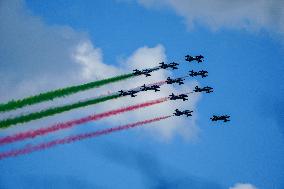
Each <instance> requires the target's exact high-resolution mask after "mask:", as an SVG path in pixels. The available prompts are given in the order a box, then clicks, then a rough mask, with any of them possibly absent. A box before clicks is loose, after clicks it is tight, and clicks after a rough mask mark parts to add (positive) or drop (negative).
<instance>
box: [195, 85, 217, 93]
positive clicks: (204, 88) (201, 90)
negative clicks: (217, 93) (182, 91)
mask: <svg viewBox="0 0 284 189" xmlns="http://www.w3.org/2000/svg"><path fill="white" fill-rule="evenodd" d="M193 91H194V92H203V91H204V92H206V93H212V92H213V88H212V87H208V86H207V87H203V88H199V87H198V86H196V87H195V89H194V90H193Z"/></svg>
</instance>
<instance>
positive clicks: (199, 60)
mask: <svg viewBox="0 0 284 189" xmlns="http://www.w3.org/2000/svg"><path fill="white" fill-rule="evenodd" d="M185 61H187V62H189V63H191V62H194V61H195V62H197V63H198V64H199V63H202V62H203V61H204V56H202V55H196V56H192V55H186V56H185ZM178 66H179V63H176V62H172V63H169V64H167V63H165V62H161V63H159V65H158V66H157V67H154V68H152V69H143V70H138V69H135V70H133V74H134V75H145V76H146V77H149V76H151V72H153V71H156V70H158V69H171V70H176V69H178ZM188 76H189V77H198V76H200V77H201V78H205V77H208V71H206V70H200V71H194V70H191V71H189V73H188ZM188 76H187V77H188ZM184 80H185V77H183V78H182V77H179V78H171V77H168V78H167V79H166V81H165V82H166V84H170V85H171V84H175V83H176V84H178V85H183V84H184ZM151 90H152V91H154V92H158V91H160V86H159V85H155V84H154V85H146V84H144V85H142V86H141V87H139V88H138V89H136V90H129V91H123V90H121V91H119V95H120V96H128V95H129V96H131V97H136V96H137V95H136V93H139V92H140V91H151ZM192 92H196V93H201V92H204V93H212V92H213V88H212V87H209V86H205V87H200V86H195V88H194V89H193V91H192ZM192 92H191V93H192ZM188 94H189V93H186V94H174V93H172V94H170V95H169V96H168V98H169V100H182V101H187V100H188ZM192 113H193V111H192V110H183V111H181V110H179V109H175V112H174V113H173V115H174V116H182V115H185V116H187V117H189V116H192ZM229 118H230V116H228V115H219V116H217V115H213V116H212V117H211V118H210V120H211V121H212V122H216V121H223V122H228V121H230V119H229Z"/></svg>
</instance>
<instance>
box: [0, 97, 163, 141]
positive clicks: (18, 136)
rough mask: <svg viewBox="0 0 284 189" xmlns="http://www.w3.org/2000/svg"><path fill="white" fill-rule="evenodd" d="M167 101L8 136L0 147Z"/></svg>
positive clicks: (0, 139) (158, 100)
mask: <svg viewBox="0 0 284 189" xmlns="http://www.w3.org/2000/svg"><path fill="white" fill-rule="evenodd" d="M167 100H168V98H167V97H165V98H160V99H157V100H152V101H148V102H144V103H140V104H136V105H132V106H128V107H123V108H119V109H115V110H110V111H107V112H103V113H100V114H94V115H90V116H87V117H84V118H81V119H76V120H71V121H68V122H63V123H58V124H54V125H52V126H49V127H46V128H40V129H36V130H30V131H25V132H21V133H17V134H14V135H10V136H6V137H3V138H0V145H3V144H8V143H12V142H16V141H20V140H25V139H27V138H34V137H36V136H42V135H45V134H48V133H51V132H55V131H58V130H63V129H67V128H71V127H74V126H78V125H79V124H83V123H87V122H90V121H95V120H99V119H102V118H105V117H110V116H113V115H116V114H120V113H124V112H128V111H133V110H136V109H140V108H144V107H147V106H152V105H155V104H159V103H162V102H165V101H167Z"/></svg>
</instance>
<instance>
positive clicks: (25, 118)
mask: <svg viewBox="0 0 284 189" xmlns="http://www.w3.org/2000/svg"><path fill="white" fill-rule="evenodd" d="M119 97H120V96H119V95H118V94H114V95H109V96H104V97H99V98H95V99H91V100H86V101H81V102H77V103H74V104H69V105H64V106H59V107H54V108H49V109H46V110H42V111H39V112H33V113H30V114H27V115H21V116H18V117H14V118H8V119H5V120H1V121H0V129H4V128H8V127H11V126H12V125H16V124H18V123H26V122H29V121H32V120H37V119H40V118H43V117H47V116H51V115H54V114H59V113H62V112H65V111H69V110H72V109H75V108H81V107H85V106H89V105H94V104H98V103H101V102H105V101H107V100H111V99H116V98H119Z"/></svg>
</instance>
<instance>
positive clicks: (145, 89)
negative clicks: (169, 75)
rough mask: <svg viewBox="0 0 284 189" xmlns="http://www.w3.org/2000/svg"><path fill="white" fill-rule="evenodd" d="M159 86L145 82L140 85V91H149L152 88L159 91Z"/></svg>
mask: <svg viewBox="0 0 284 189" xmlns="http://www.w3.org/2000/svg"><path fill="white" fill-rule="evenodd" d="M159 88H160V86H159V85H151V86H146V85H145V84H144V85H142V86H141V87H140V89H141V91H150V90H153V91H155V92H158V91H160V90H159Z"/></svg>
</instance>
